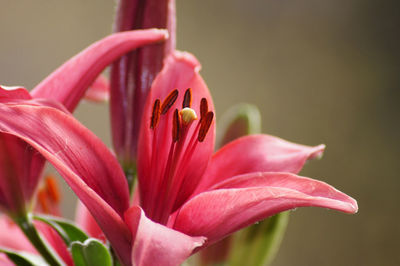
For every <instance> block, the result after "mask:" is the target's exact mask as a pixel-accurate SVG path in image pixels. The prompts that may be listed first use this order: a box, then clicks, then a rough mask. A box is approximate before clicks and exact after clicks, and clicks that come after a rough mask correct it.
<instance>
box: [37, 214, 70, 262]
mask: <svg viewBox="0 0 400 266" xmlns="http://www.w3.org/2000/svg"><path fill="white" fill-rule="evenodd" d="M35 227H36V228H37V230H39V232H40V233H41V234H42V235H43V236H44V237H45V239H46V241H47V242H48V243H49V244H50V246H51V247H52V248H53V249H54V250H55V251H56V252H57V254H58V256H60V258H61V259H62V260H63V261H64V262H65V264H66V265H68V266H73V265H74V263H73V261H72V256H71V254H70V253H69V251H68V247H67V245H66V244H65V242H64V241H63V239H62V238H61V236H60V235H59V234H58V233H57V232H56V231H55V230H54V229H53V228H52V227H50V226H49V225H47V224H45V223H43V222H39V221H37V222H35Z"/></svg>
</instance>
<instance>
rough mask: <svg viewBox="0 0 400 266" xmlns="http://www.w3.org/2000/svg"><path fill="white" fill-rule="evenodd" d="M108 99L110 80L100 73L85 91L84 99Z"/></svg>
mask: <svg viewBox="0 0 400 266" xmlns="http://www.w3.org/2000/svg"><path fill="white" fill-rule="evenodd" d="M109 99H110V82H109V81H108V79H106V78H105V77H104V76H103V75H100V76H98V77H97V79H96V80H95V81H94V82H93V83H92V85H90V87H89V89H88V90H87V91H86V93H85V100H88V101H92V102H96V103H97V102H99V103H101V102H108V100H109Z"/></svg>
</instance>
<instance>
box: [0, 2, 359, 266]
mask: <svg viewBox="0 0 400 266" xmlns="http://www.w3.org/2000/svg"><path fill="white" fill-rule="evenodd" d="M137 2H138V1H120V2H119V7H118V9H117V19H116V26H115V28H116V31H123V30H124V31H125V32H119V33H114V34H112V35H110V36H109V37H106V38H105V39H103V40H101V41H99V42H97V43H95V44H93V45H92V46H90V47H88V48H87V49H86V50H84V51H82V52H81V53H80V54H78V55H76V56H75V57H73V58H72V59H70V60H69V61H67V62H66V63H65V64H64V65H62V66H61V67H60V68H58V69H57V70H56V71H54V72H53V73H52V74H51V75H49V76H48V77H47V78H46V79H45V80H44V81H42V82H41V83H40V84H39V85H37V86H36V87H35V88H34V89H33V90H32V91H31V92H28V90H26V89H24V88H19V87H12V88H10V87H5V86H1V87H0V211H2V212H3V213H4V214H5V215H3V216H1V217H0V223H1V226H0V230H5V231H7V232H8V233H7V234H3V233H2V234H1V236H0V252H3V254H5V255H4V256H0V265H3V264H4V265H9V264H10V265H12V263H13V262H14V263H17V261H20V262H21V261H23V262H24V263H31V264H32V265H35V263H42V262H43V260H45V261H46V262H47V263H48V264H50V265H65V264H66V265H92V264H93V265H112V263H114V264H115V265H117V263H119V264H121V265H179V264H181V263H183V262H184V261H185V260H186V259H187V258H188V257H189V256H191V255H193V254H194V253H196V252H198V251H201V250H207V249H209V248H212V245H213V244H214V243H217V242H219V241H221V240H222V239H224V238H226V237H227V236H229V235H231V234H232V233H234V232H236V231H238V230H240V229H242V228H245V227H247V226H250V225H252V224H254V223H256V222H258V221H260V220H263V219H266V218H268V217H270V216H273V215H275V214H277V213H281V212H283V211H286V210H290V209H294V208H297V207H307V206H317V207H323V208H329V209H334V210H339V211H342V212H346V213H355V212H357V208H358V207H357V203H356V201H355V200H354V199H352V198H351V197H349V196H347V195H346V194H344V193H342V192H340V191H338V190H336V189H335V188H333V187H331V186H330V185H328V184H326V183H324V182H321V181H317V180H314V179H310V178H307V177H301V176H299V175H298V173H299V172H300V170H301V169H302V167H303V165H304V164H305V163H306V162H307V161H308V160H310V159H313V158H318V157H320V156H321V155H322V153H323V150H324V148H325V146H324V145H318V146H305V145H299V144H295V143H291V142H288V141H285V140H282V139H280V138H277V137H273V136H270V135H264V134H256V135H247V136H241V135H245V133H243V134H240V136H241V137H239V135H238V137H239V138H237V139H235V140H233V141H231V142H229V143H227V144H226V145H224V146H223V147H221V148H220V149H219V150H218V151H217V152H215V153H214V147H215V138H216V126H215V125H216V123H215V121H216V118H215V111H214V105H213V101H212V98H211V95H210V92H209V90H208V88H207V86H206V84H205V82H204V80H203V79H202V77H201V76H200V74H199V71H200V68H201V67H200V64H199V62H198V61H197V59H196V58H195V57H194V56H193V55H191V54H190V53H187V52H179V51H176V50H175V39H174V38H175V37H174V36H175V29H174V26H175V17H174V1H171V0H170V1H166V0H163V1H161V0H159V1H155V2H159V3H157V4H156V5H155V6H154V5H153V6H152V4H151V1H143V3H142V4H141V5H143V6H141V5H139V4H138V3H137ZM153 4H154V3H153ZM140 19H142V20H140ZM155 27H157V28H165V29H166V30H157V29H148V28H155ZM127 30H133V31H127ZM131 51H134V52H133V53H129V54H127V53H128V52H131ZM121 56H123V57H121ZM117 59H118V61H115V60H117ZM113 62H114V63H113ZM111 63H113V66H112V69H111V79H110V82H108V81H107V80H106V79H104V78H103V77H101V76H100V77H99V78H98V76H99V74H100V73H101V72H102V71H103V70H104V68H105V67H107V66H108V65H110V64H111ZM96 78H97V79H96ZM90 86H91V88H90V89H89V90H88V91H87V89H88V88H89V87H90ZM86 91H87V93H86V96H87V97H88V98H91V99H92V100H96V101H97V100H102V99H105V98H107V96H108V91H110V92H111V94H110V99H111V100H110V106H111V117H112V132H113V143H114V151H115V153H113V152H112V151H110V150H109V149H108V148H107V147H106V146H105V145H104V144H103V143H102V141H101V140H100V139H99V138H98V137H97V136H96V135H95V134H94V133H92V132H91V131H89V130H88V129H87V128H86V127H85V126H83V125H82V124H81V123H80V122H79V121H77V120H76V119H75V118H74V117H73V115H72V114H71V112H73V110H74V109H75V107H76V106H77V105H78V103H79V101H80V100H81V99H82V97H83V96H84V95H85V92H86ZM230 133H232V132H230ZM246 134H247V133H246ZM46 161H48V162H50V163H51V164H52V165H53V166H54V167H55V169H57V171H58V173H59V174H60V175H61V176H62V178H63V179H64V180H65V181H66V182H67V184H68V185H69V186H70V187H71V189H72V190H73V191H74V192H75V193H76V195H77V196H78V198H79V199H80V203H79V205H78V210H79V211H78V213H79V215H78V217H77V218H78V219H77V224H79V225H80V227H81V228H82V229H83V230H81V229H79V228H78V227H77V226H76V225H74V224H72V223H70V222H68V221H65V220H63V219H60V218H59V217H57V216H58V215H59V211H58V208H57V206H58V202H59V200H60V196H59V193H58V192H57V188H56V185H55V183H54V179H53V178H47V179H44V180H45V181H44V182H45V183H44V184H45V185H44V186H43V187H41V188H38V186H39V184H41V179H42V170H43V167H44V165H45V162H46ZM36 198H37V200H36ZM43 213H44V214H50V215H51V216H43ZM16 239H18V241H15V240H16ZM28 240H29V241H28ZM20 251H24V252H25V253H21V252H20ZM26 252H28V253H29V254H30V256H25V255H24V254H26ZM32 258H33V259H32ZM32 261H33V262H32ZM35 261H36V262H35ZM38 261H39V262H38ZM28 265H29V264H28Z"/></svg>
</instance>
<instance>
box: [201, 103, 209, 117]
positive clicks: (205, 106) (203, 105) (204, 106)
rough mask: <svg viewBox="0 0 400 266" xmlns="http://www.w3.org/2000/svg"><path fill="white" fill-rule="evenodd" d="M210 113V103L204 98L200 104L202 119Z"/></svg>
mask: <svg viewBox="0 0 400 266" xmlns="http://www.w3.org/2000/svg"><path fill="white" fill-rule="evenodd" d="M207 112H208V102H207V99H206V98H202V99H201V102H200V119H202V120H203V118H204V117H205V115H206V114H207Z"/></svg>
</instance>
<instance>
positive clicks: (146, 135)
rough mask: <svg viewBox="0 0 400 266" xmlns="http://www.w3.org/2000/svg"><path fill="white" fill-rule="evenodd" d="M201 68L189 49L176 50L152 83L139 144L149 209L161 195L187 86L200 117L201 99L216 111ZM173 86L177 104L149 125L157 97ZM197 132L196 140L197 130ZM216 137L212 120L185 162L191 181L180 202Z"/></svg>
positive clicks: (194, 181)
mask: <svg viewBox="0 0 400 266" xmlns="http://www.w3.org/2000/svg"><path fill="white" fill-rule="evenodd" d="M199 70H200V64H199V62H198V61H197V60H196V58H195V57H194V56H193V55H191V54H189V53H182V52H175V53H174V54H173V55H171V56H170V57H169V58H168V59H167V60H166V62H165V65H164V68H163V70H162V71H161V72H160V74H159V75H158V76H157V78H156V79H155V80H154V83H153V85H152V88H151V91H150V94H149V97H148V99H147V102H146V106H145V109H144V116H143V121H142V124H141V132H140V139H139V148H138V176H139V186H140V187H139V189H140V195H141V197H142V198H141V204H142V206H143V209H144V211H145V212H146V213H147V211H150V210H152V209H153V208H154V206H153V205H152V204H151V202H152V199H154V198H155V196H157V195H159V193H160V191H161V189H162V188H161V187H160V186H159V185H160V184H159V183H157V182H159V181H160V180H159V179H160V177H162V171H163V169H165V165H166V163H167V161H168V154H169V151H170V147H171V142H172V127H173V125H172V116H173V113H174V110H175V108H178V109H179V110H180V109H182V101H183V97H184V94H185V91H186V89H188V88H191V89H192V107H191V108H192V109H194V110H195V112H196V114H197V115H198V116H199V117H200V101H201V99H202V98H206V99H207V101H208V106H209V108H208V109H209V110H212V111H214V106H213V102H212V99H211V96H210V93H209V91H208V88H207V86H206V84H205V83H204V81H203V79H202V78H201V76H200V75H199V73H198V72H199ZM174 89H178V91H179V95H178V98H177V100H176V101H175V103H174V105H173V106H172V107H171V108H170V109H169V111H168V113H167V114H166V115H162V116H161V118H160V122H159V124H158V126H157V128H156V130H155V131H153V129H151V128H150V118H151V115H152V108H153V104H154V101H155V100H156V99H160V100H161V101H163V100H164V99H165V98H166V97H167V95H168V94H169V93H170V92H171V91H173V90H174ZM197 123H198V120H196V121H194V122H193V125H192V126H191V128H190V129H189V133H188V136H192V135H193V132H194V130H195V127H196V125H197ZM154 132H156V139H157V145H156V146H155V147H156V150H153V152H156V154H157V156H155V162H157V167H156V168H155V169H154V171H149V169H150V168H151V167H154V165H152V161H151V160H152V158H151V157H152V149H153V146H152V141H153V135H154ZM195 136H196V140H197V134H196V135H195ZM214 140H215V123H212V124H211V128H210V130H209V133H208V135H207V136H206V138H205V140H204V142H202V143H198V145H197V148H196V150H195V152H193V153H192V154H191V155H190V156H192V157H191V159H190V161H189V162H188V163H187V165H186V168H187V171H186V174H184V177H183V178H184V179H186V180H187V181H188V182H185V183H184V184H182V187H181V188H180V189H179V190H180V193H179V195H178V198H177V202H179V203H182V202H183V201H184V200H185V199H187V197H189V196H190V194H191V193H192V192H193V190H194V189H195V187H196V185H197V183H198V181H199V180H200V178H201V176H202V174H203V173H204V171H205V168H206V167H207V164H208V162H209V160H210V157H211V154H212V152H213V148H214ZM153 163H154V162H153ZM151 174H153V175H151ZM186 177H190V178H186ZM174 185H176V184H174ZM154 188H156V189H154ZM176 189H178V188H176Z"/></svg>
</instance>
